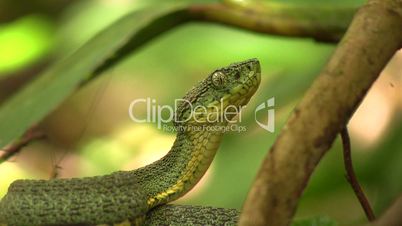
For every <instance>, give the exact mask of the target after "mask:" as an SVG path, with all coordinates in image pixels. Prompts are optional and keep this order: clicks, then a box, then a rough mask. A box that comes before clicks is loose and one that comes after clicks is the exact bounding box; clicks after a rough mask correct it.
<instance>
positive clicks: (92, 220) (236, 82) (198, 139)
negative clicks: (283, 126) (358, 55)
mask: <svg viewBox="0 0 402 226" xmlns="http://www.w3.org/2000/svg"><path fill="white" fill-rule="evenodd" d="M260 74H261V71H260V64H259V61H258V60H257V59H250V60H247V61H243V62H239V63H234V64H231V65H229V66H227V67H223V68H220V69H217V70H215V71H214V72H212V73H211V74H209V75H208V76H207V77H206V78H205V79H204V80H203V81H201V82H200V83H198V84H197V85H196V86H194V87H193V88H192V89H191V90H190V91H189V92H188V93H187V94H186V95H185V97H184V98H183V99H185V100H187V101H182V102H181V103H180V104H179V105H178V107H177V109H176V111H175V117H174V120H173V124H174V126H175V128H177V131H178V133H177V137H176V140H175V142H174V144H173V147H172V148H171V149H170V151H169V152H168V153H167V154H166V155H165V156H164V157H163V158H161V159H159V160H158V161H156V162H154V163H152V164H150V165H147V166H145V167H142V168H139V169H136V170H132V171H118V172H114V173H112V174H110V175H105V176H95V177H87V178H72V179H52V180H17V181H15V182H13V183H12V184H11V185H10V187H9V189H8V193H7V194H6V195H5V196H4V197H3V199H2V200H1V202H0V225H2V226H3V225H7V226H20V225H21V226H29V225H35V226H37V225H115V226H117V225H141V224H144V223H145V224H155V225H166V224H167V223H166V222H163V217H162V218H161V219H160V220H159V221H158V220H154V221H155V222H148V223H147V222H146V216H147V214H149V212H150V210H151V209H153V208H156V207H157V208H164V210H163V211H164V213H169V211H171V212H170V214H168V215H174V214H179V215H180V214H182V216H186V214H187V213H188V211H191V212H193V213H194V212H195V213H194V214H196V215H197V212H198V214H199V217H200V219H201V218H202V217H203V214H202V213H203V211H204V212H206V214H204V215H208V211H209V214H211V213H210V212H211V211H212V212H214V211H217V212H219V211H220V210H219V209H215V210H211V209H207V210H206V209H203V208H202V207H198V208H191V209H188V208H186V207H172V206H169V205H163V204H166V203H168V202H170V201H173V200H176V199H177V198H179V197H181V196H183V195H184V194H186V193H187V192H188V191H189V190H190V189H192V188H193V187H194V185H195V184H196V183H197V182H198V181H199V180H200V179H201V177H202V176H203V175H204V173H205V172H206V170H207V169H208V167H209V165H210V164H211V162H212V159H213V157H214V155H215V153H216V151H217V149H218V147H219V144H220V141H221V139H222V136H223V134H224V131H225V126H227V125H228V122H229V121H230V120H232V119H233V117H234V116H235V113H236V112H237V111H238V110H239V109H240V108H241V107H242V106H244V105H246V104H247V103H248V101H249V100H250V98H251V97H252V96H253V94H254V93H255V92H256V90H257V88H258V86H259V84H260V80H261V75H260ZM200 109H201V110H200ZM223 115H224V116H225V117H221V116H223ZM220 119H223V120H220ZM200 128H201V129H200ZM208 128H210V129H208ZM162 205H163V206H162ZM154 212H155V211H154ZM154 212H153V213H152V214H156V213H157V212H156V213H154ZM162 215H163V214H162ZM155 219H158V217H156V218H155ZM178 224H180V223H178Z"/></svg>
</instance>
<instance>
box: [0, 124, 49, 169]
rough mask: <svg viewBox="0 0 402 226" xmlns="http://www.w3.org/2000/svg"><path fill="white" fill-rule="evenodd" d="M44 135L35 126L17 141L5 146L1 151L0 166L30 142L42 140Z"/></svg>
mask: <svg viewBox="0 0 402 226" xmlns="http://www.w3.org/2000/svg"><path fill="white" fill-rule="evenodd" d="M44 137H45V134H44V133H43V132H42V131H40V130H38V127H37V126H33V127H31V128H30V129H29V130H27V131H26V132H25V134H24V135H23V136H22V137H21V138H20V139H19V140H17V141H16V142H15V143H13V144H11V145H9V146H6V147H5V148H3V149H1V150H2V151H3V152H4V154H2V155H1V156H0V164H1V163H3V162H5V161H7V160H8V159H10V158H11V157H13V156H14V155H16V154H18V153H19V152H20V151H21V149H22V148H24V147H25V146H27V145H28V144H30V143H31V142H33V141H35V140H39V139H43V138H44Z"/></svg>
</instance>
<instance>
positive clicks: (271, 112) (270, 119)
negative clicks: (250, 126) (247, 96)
mask: <svg viewBox="0 0 402 226" xmlns="http://www.w3.org/2000/svg"><path fill="white" fill-rule="evenodd" d="M274 106H275V97H271V98H269V99H268V100H267V101H266V102H264V103H261V104H260V105H258V106H257V108H256V109H255V111H254V117H255V121H256V122H257V124H258V125H259V126H260V127H261V128H263V129H265V130H267V131H269V132H271V133H273V132H275V109H273V108H272V107H274ZM266 108H268V111H267V123H266V124H264V123H261V122H259V121H258V119H257V112H259V111H261V110H263V109H266ZM269 108H271V109H269Z"/></svg>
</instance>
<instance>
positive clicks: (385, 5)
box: [239, 0, 402, 226]
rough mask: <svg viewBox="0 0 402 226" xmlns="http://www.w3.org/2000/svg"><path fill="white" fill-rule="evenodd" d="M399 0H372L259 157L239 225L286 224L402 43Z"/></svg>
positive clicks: (357, 15)
mask: <svg viewBox="0 0 402 226" xmlns="http://www.w3.org/2000/svg"><path fill="white" fill-rule="evenodd" d="M401 15H402V0H370V1H369V2H368V3H367V4H366V5H365V6H364V7H362V8H361V9H360V10H359V11H358V13H357V14H356V16H355V18H354V19H353V21H352V24H351V26H350V28H349V29H348V31H347V33H346V34H345V37H344V38H343V39H342V41H341V43H340V44H339V46H338V48H337V50H336V51H335V53H334V54H333V56H332V58H331V60H330V61H329V62H328V64H327V66H326V68H325V69H324V70H323V71H322V72H321V74H320V76H319V77H318V78H317V79H316V80H315V81H314V83H313V84H312V86H311V87H310V89H309V90H308V91H307V93H306V94H305V96H304V97H303V99H302V101H301V102H300V103H299V104H298V106H297V107H296V108H295V110H294V112H293V113H292V115H291V116H290V118H289V120H288V122H287V123H286V125H285V126H284V128H283V129H282V131H281V133H280V134H279V136H278V138H277V140H276V141H275V143H274V145H273V146H272V147H271V150H270V152H269V153H268V155H267V156H266V158H265V159H264V161H263V164H262V167H261V168H260V170H259V172H258V175H257V178H256V180H255V181H254V184H253V186H252V188H251V191H250V192H249V194H248V197H247V200H246V202H245V204H244V207H243V213H242V215H241V217H240V222H239V223H240V225H257V226H259V225H261V226H262V225H264V226H284V225H289V224H290V222H291V219H292V217H293V215H294V213H295V211H296V207H297V204H298V200H299V198H300V196H301V194H302V192H303V190H304V188H305V187H306V185H307V183H308V180H309V178H310V176H311V174H312V173H313V171H314V168H315V167H316V166H317V164H318V162H319V161H320V159H321V158H322V156H323V155H324V154H325V153H326V151H327V150H328V149H329V148H330V147H331V145H332V143H333V141H334V139H335V137H336V135H337V134H338V133H339V132H340V130H341V129H342V128H343V127H344V126H345V125H346V122H347V121H348V119H349V118H350V117H351V116H352V114H353V112H354V111H355V110H356V108H357V107H358V105H359V103H360V102H361V101H362V99H363V98H364V96H365V94H366V93H367V91H368V89H369V88H370V87H371V85H372V84H373V83H374V81H375V80H376V79H377V77H378V75H379V74H380V72H381V70H382V69H383V68H384V67H385V65H386V64H387V62H388V61H389V60H390V59H391V57H392V56H393V54H394V53H395V52H396V51H397V50H398V49H399V48H400V47H401V45H402V16H401Z"/></svg>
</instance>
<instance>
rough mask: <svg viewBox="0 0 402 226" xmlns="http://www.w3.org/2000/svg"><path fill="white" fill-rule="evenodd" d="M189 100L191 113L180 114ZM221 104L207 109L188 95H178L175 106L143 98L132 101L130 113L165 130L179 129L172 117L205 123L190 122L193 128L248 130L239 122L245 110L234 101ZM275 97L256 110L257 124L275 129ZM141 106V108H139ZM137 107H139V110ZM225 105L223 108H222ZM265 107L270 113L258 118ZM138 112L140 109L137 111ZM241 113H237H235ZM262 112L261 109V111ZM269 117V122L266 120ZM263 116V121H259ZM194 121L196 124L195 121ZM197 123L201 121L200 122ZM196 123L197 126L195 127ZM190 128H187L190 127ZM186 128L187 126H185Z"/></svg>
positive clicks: (272, 130) (132, 116)
mask: <svg viewBox="0 0 402 226" xmlns="http://www.w3.org/2000/svg"><path fill="white" fill-rule="evenodd" d="M183 102H185V104H187V105H188V106H189V109H190V114H189V115H188V116H187V117H182V118H180V119H179V118H176V116H177V115H176V114H175V110H174V109H177V107H178V106H179V105H180V104H181V103H183ZM220 104H221V105H220V107H219V108H218V107H217V106H213V108H214V109H212V110H211V109H209V110H208V109H207V108H206V107H204V106H192V104H191V103H190V102H189V101H188V100H185V99H176V100H175V102H174V106H169V105H159V104H158V103H157V102H156V100H155V99H153V98H149V97H148V98H142V99H136V100H134V101H132V102H131V104H130V106H129V109H128V114H129V116H130V118H131V120H132V121H134V122H136V123H155V124H156V125H157V128H158V129H162V130H165V131H177V130H178V129H179V130H180V129H183V128H180V127H179V128H177V127H174V126H171V125H170V123H171V122H172V121H175V122H187V121H189V120H192V121H194V122H197V123H198V125H201V126H188V128H190V127H191V128H190V129H191V130H195V131H198V130H207V131H209V130H214V131H218V130H219V131H236V132H244V131H246V127H245V126H241V125H237V124H236V123H239V122H240V123H241V122H242V111H241V109H239V108H237V107H236V106H234V105H228V106H226V107H224V105H223V103H220ZM274 105H275V98H274V97H272V98H270V99H268V100H267V101H265V102H263V103H261V104H260V105H258V106H257V108H256V109H255V110H254V117H255V121H256V122H257V124H258V125H259V126H260V127H261V128H263V129H265V130H267V131H269V132H271V133H273V132H274V131H275V109H274ZM138 108H139V109H138ZM136 109H137V110H136ZM219 109H221V110H219ZM144 110H145V112H146V115H141V112H144ZM261 111H266V112H267V113H266V117H263V118H261V117H259V118H257V113H258V112H261ZM135 112H137V113H135ZM234 116H237V117H234ZM259 116H261V113H260V114H259ZM264 116H265V115H264ZM264 118H266V122H265V120H264ZM259 120H262V121H264V122H262V121H259ZM224 121H225V122H229V124H228V125H227V126H224V127H222V126H218V124H219V122H224ZM205 122H208V124H210V125H216V126H212V127H211V126H205V125H208V124H205ZM191 125H193V124H191ZM196 125H197V124H196ZM193 127H194V128H193ZM188 128H187V129H188ZM184 129H185V128H184Z"/></svg>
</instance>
